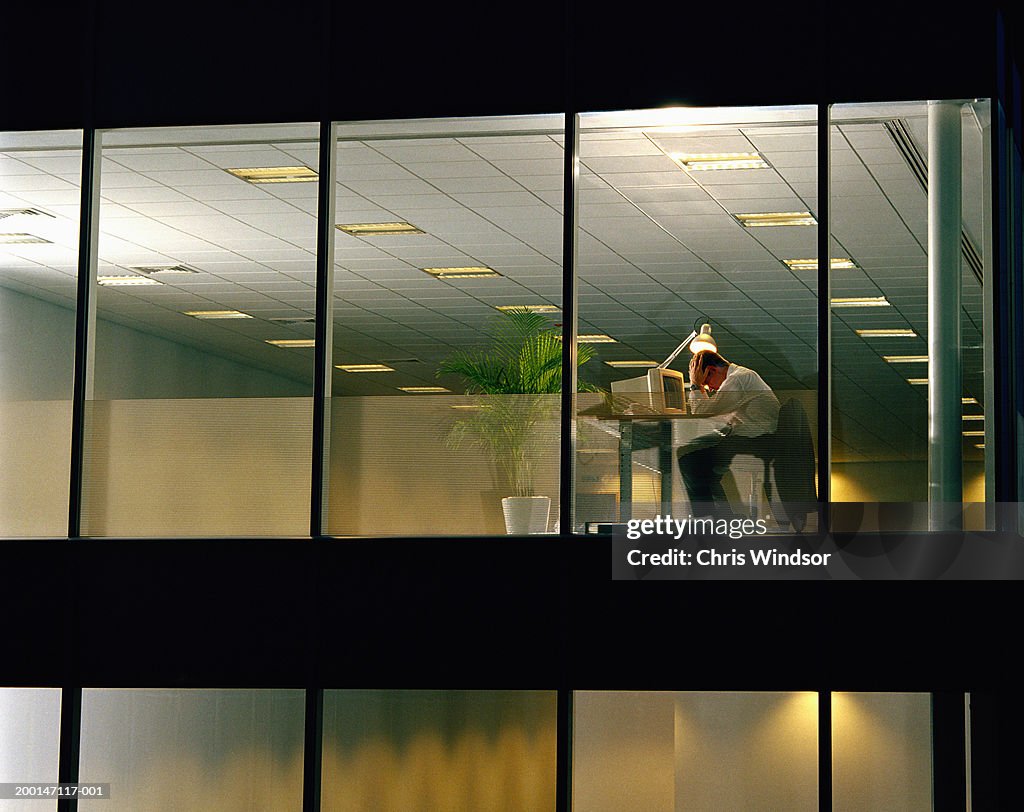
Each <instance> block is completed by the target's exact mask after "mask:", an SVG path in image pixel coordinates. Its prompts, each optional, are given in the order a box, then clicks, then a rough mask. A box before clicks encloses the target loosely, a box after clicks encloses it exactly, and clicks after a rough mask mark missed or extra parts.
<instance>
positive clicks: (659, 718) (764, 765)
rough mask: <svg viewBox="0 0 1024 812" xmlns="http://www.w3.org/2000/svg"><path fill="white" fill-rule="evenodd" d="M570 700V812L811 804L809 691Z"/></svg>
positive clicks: (812, 706) (814, 721) (619, 694)
mask: <svg viewBox="0 0 1024 812" xmlns="http://www.w3.org/2000/svg"><path fill="white" fill-rule="evenodd" d="M574 696H575V700H574V708H575V716H574V720H573V799H574V800H573V809H575V810H577V812H605V810H607V812H613V811H614V810H621V809H644V810H648V812H683V811H684V810H685V811H686V812H690V810H709V812H710V811H711V810H721V809H761V810H768V809H788V810H815V809H817V808H818V797H817V796H818V763H817V749H818V738H817V737H818V708H817V694H814V693H760V692H759V693H751V692H742V691H740V692H729V693H724V692H714V691H678V692H669V691H608V692H600V691H576V692H575V694H574Z"/></svg>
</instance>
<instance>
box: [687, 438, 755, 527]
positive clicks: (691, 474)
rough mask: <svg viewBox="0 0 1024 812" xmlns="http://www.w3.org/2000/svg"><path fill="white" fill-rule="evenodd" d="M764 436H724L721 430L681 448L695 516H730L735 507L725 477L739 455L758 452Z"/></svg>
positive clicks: (688, 492)
mask: <svg viewBox="0 0 1024 812" xmlns="http://www.w3.org/2000/svg"><path fill="white" fill-rule="evenodd" d="M764 445H765V442H764V439H763V437H737V436H736V435H730V436H728V437H724V436H722V435H721V434H719V433H717V432H712V433H711V434H704V435H701V436H700V437H695V438H694V439H692V440H690V441H689V442H688V443H686V444H685V445H682V446H680V448H679V452H678V454H679V473H680V474H682V477H683V484H684V485H686V492H687V494H688V495H689V497H690V510H691V512H692V513H693V515H694V516H706V515H711V516H714V517H715V518H728V517H730V516H731V515H732V508H730V506H729V500H728V499H727V498H726V495H725V490H724V489H723V488H722V477H723V476H725V472H726V471H728V470H729V466H730V465H731V464H732V458H733V457H735V456H736V455H737V454H758V453H760V452H761V451H762V449H763V448H764Z"/></svg>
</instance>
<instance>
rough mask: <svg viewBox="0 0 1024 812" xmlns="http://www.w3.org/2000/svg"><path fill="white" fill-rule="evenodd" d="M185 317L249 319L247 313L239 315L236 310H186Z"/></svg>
mask: <svg viewBox="0 0 1024 812" xmlns="http://www.w3.org/2000/svg"><path fill="white" fill-rule="evenodd" d="M185 315H186V316H194V317H195V318H197V319H251V318H252V316H250V315H249V314H248V313H241V312H239V311H238V310H186V311H185Z"/></svg>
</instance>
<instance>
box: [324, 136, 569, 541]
mask: <svg viewBox="0 0 1024 812" xmlns="http://www.w3.org/2000/svg"><path fill="white" fill-rule="evenodd" d="M562 126H563V122H562V117H561V116H553V117H552V116H548V117H542V118H516V117H511V118H502V119H451V120H439V121H391V122H377V123H374V122H369V123H359V124H345V125H339V137H338V143H337V186H336V195H335V207H336V211H335V224H336V226H337V231H336V232H335V269H334V274H335V281H334V284H335V287H334V294H335V298H334V308H335V310H334V350H333V353H334V357H333V363H334V367H335V368H334V377H333V383H332V395H333V398H332V409H331V435H330V491H329V519H328V524H327V526H328V532H330V533H331V534H333V535H452V534H474V535H481V534H500V533H504V532H506V531H507V532H514V533H544V532H550V531H552V530H553V529H554V523H555V521H556V519H557V516H558V460H559V448H558V443H559V427H558V421H559V412H560V409H559V403H560V395H559V392H560V387H561V366H560V357H561V343H560V338H561V326H560V321H561V319H560V312H559V311H560V305H561V291H562V186H563V182H562V177H563V172H564V170H563V165H562V162H563V146H562V136H561V133H562ZM514 307H529V308H531V309H536V310H539V311H540V312H532V313H522V312H520V313H507V312H505V311H504V310H501V309H500V308H514ZM505 339H507V340H508V342H509V343H508V344H503V343H502V342H503V340H505ZM460 352H464V353H467V354H468V355H467V356H465V357H461V358H460V355H459V354H460ZM513 358H522V359H527V360H528V361H529V363H527V364H524V365H523V366H519V365H518V361H514V360H513ZM552 360H554V362H555V363H554V366H550V365H549V362H551V361H552ZM446 362H451V366H445V364H446ZM456 368H457V369H456ZM446 370H449V371H447V372H446ZM505 497H529V498H527V499H518V500H516V501H515V502H514V506H513V503H510V502H509V501H508V500H506V499H505ZM503 508H506V509H510V510H512V511H513V512H512V513H511V514H509V515H510V516H512V517H513V521H514V522H515V520H516V517H517V516H518V513H516V511H519V510H523V511H524V515H523V518H524V521H522V522H518V523H513V524H508V522H507V521H506V518H505V516H504V515H503Z"/></svg>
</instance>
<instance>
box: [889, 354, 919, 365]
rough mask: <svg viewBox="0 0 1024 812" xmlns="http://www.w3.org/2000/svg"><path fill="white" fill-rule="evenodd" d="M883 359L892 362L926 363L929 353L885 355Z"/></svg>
mask: <svg viewBox="0 0 1024 812" xmlns="http://www.w3.org/2000/svg"><path fill="white" fill-rule="evenodd" d="M882 359H883V360H885V361H888V362H889V363H890V364H924V363H927V361H928V356H927V355H883V356H882Z"/></svg>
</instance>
